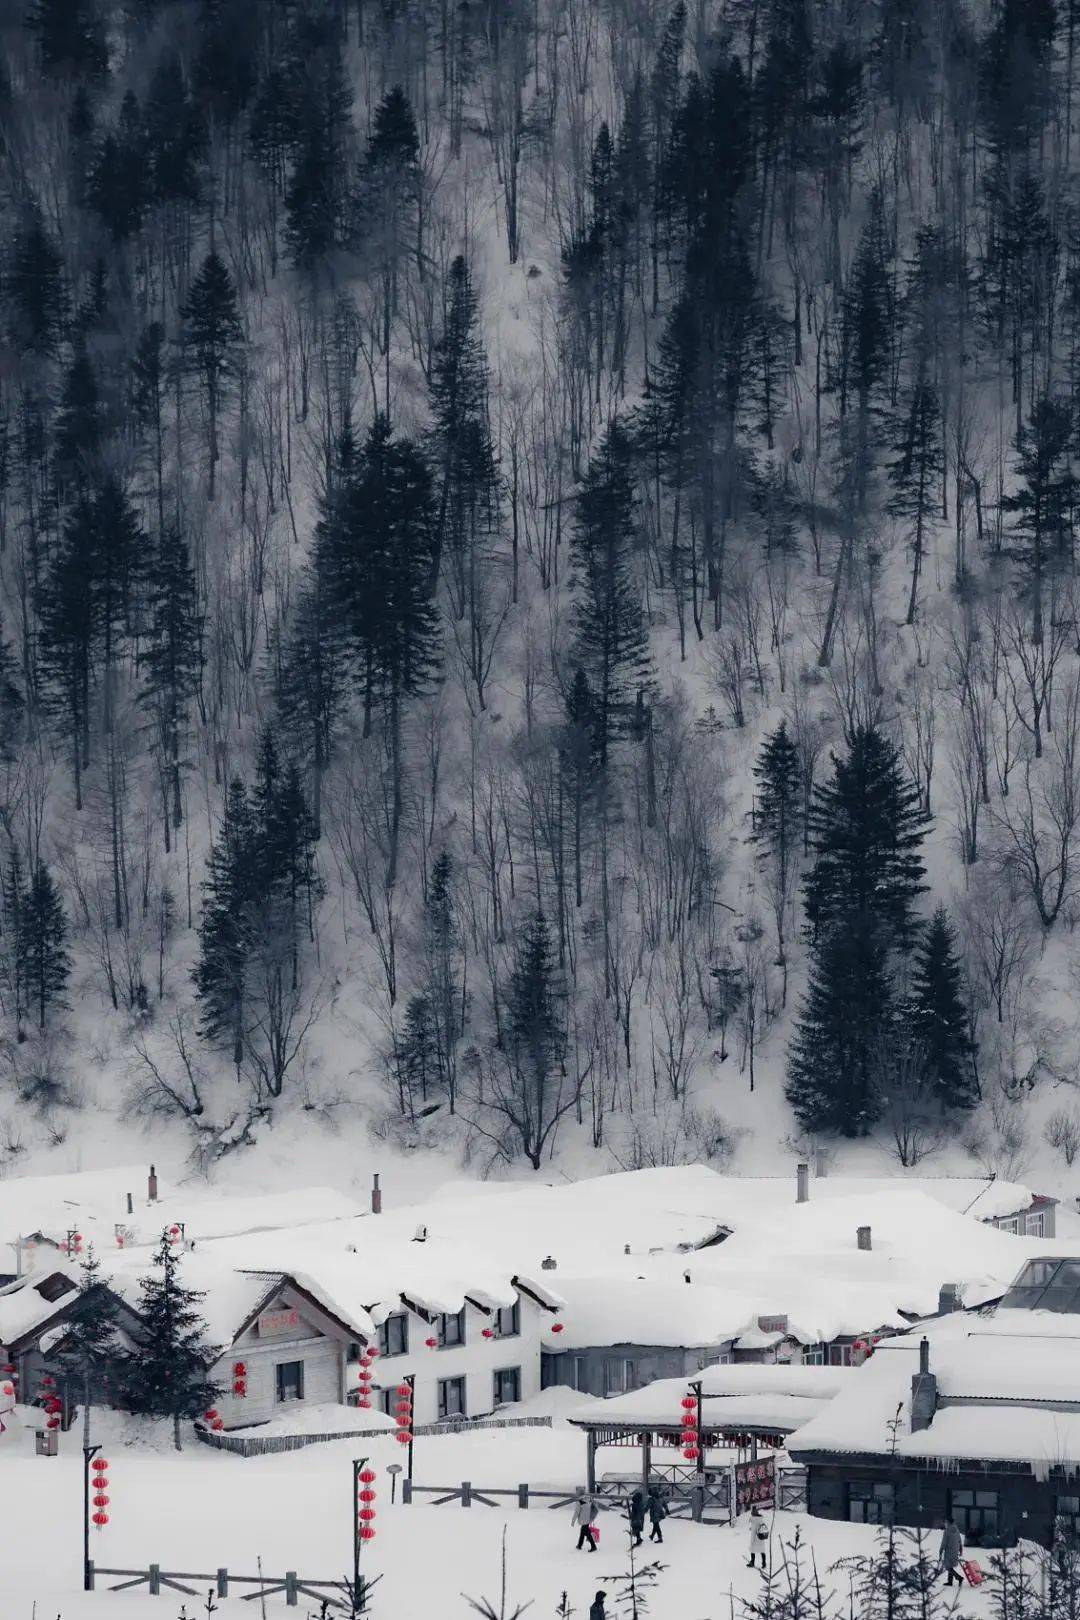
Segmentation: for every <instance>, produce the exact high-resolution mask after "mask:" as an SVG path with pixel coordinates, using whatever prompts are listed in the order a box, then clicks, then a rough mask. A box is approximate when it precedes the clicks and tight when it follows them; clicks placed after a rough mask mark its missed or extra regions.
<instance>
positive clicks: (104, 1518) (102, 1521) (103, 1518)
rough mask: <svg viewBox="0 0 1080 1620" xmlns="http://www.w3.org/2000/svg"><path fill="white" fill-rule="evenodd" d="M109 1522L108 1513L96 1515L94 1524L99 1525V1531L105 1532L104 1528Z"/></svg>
mask: <svg viewBox="0 0 1080 1620" xmlns="http://www.w3.org/2000/svg"><path fill="white" fill-rule="evenodd" d="M108 1522H109V1515H108V1514H107V1513H95V1514H94V1523H95V1524H96V1525H97V1527H98V1529H99V1530H104V1528H105V1526H106V1525H107V1524H108Z"/></svg>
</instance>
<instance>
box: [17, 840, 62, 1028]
mask: <svg viewBox="0 0 1080 1620" xmlns="http://www.w3.org/2000/svg"><path fill="white" fill-rule="evenodd" d="M18 926H19V935H18V951H19V957H20V963H21V966H20V977H21V980H22V985H23V988H24V990H25V994H26V1002H27V1009H28V1011H30V1012H32V1013H33V1014H34V1015H35V1016H36V1018H37V1025H38V1029H40V1030H44V1029H45V1027H46V1025H47V1024H48V1021H49V1017H50V1015H51V1014H52V1013H54V1012H56V1011H58V1010H59V1009H60V1008H63V1007H66V1006H67V1002H66V1001H65V1000H64V991H65V990H66V988H67V982H68V979H69V977H70V976H71V956H70V953H69V952H68V949H67V934H68V925H67V917H66V916H65V914H64V903H63V901H62V900H61V898H60V894H59V891H58V890H57V887H56V884H55V883H54V882H53V878H52V873H51V872H50V871H49V868H48V867H47V866H46V865H45V862H44V861H41V860H39V861H38V863H37V865H36V866H35V867H34V871H33V875H32V877H31V879H30V882H29V884H28V886H27V888H26V892H25V894H24V895H23V898H22V901H21V904H20V908H19V924H18Z"/></svg>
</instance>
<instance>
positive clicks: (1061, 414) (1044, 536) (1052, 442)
mask: <svg viewBox="0 0 1080 1620" xmlns="http://www.w3.org/2000/svg"><path fill="white" fill-rule="evenodd" d="M1073 431H1074V429H1073V423H1072V417H1071V415H1070V412H1069V407H1068V405H1067V404H1066V403H1064V402H1062V401H1059V400H1056V399H1052V398H1050V397H1048V396H1047V397H1044V398H1042V399H1040V400H1039V401H1038V403H1037V404H1036V406H1035V410H1034V412H1033V413H1032V417H1031V421H1030V422H1029V424H1028V425H1027V427H1026V428H1024V430H1023V432H1022V434H1021V438H1020V454H1019V457H1018V468H1017V470H1018V472H1019V474H1020V477H1021V478H1022V480H1023V484H1022V486H1021V487H1020V488H1018V489H1017V490H1016V491H1015V493H1014V494H1012V495H1006V496H1005V497H1004V498H1003V499H1002V502H1001V508H1002V511H1004V512H1008V513H1011V514H1014V520H1013V528H1012V535H1011V548H1010V549H1011V554H1012V557H1013V559H1014V560H1015V561H1016V562H1017V563H1018V564H1019V567H1020V571H1021V579H1022V582H1023V588H1024V594H1025V595H1026V597H1027V598H1028V600H1029V602H1030V604H1031V639H1032V641H1033V642H1034V643H1035V645H1036V646H1041V645H1042V640H1043V618H1044V612H1043V600H1044V594H1045V588H1046V584H1047V580H1048V578H1049V576H1050V575H1051V574H1052V573H1054V572H1055V571H1059V570H1061V569H1062V568H1064V567H1067V566H1068V567H1071V566H1072V559H1073V511H1074V508H1075V506H1076V502H1077V497H1078V491H1080V480H1078V479H1077V478H1076V476H1075V475H1074V474H1073V472H1072V470H1071V466H1070V461H1069V453H1070V446H1071V442H1072V434H1073Z"/></svg>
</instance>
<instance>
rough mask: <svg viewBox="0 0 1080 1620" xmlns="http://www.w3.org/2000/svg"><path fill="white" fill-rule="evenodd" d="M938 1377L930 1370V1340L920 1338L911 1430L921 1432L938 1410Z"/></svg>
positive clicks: (912, 1401)
mask: <svg viewBox="0 0 1080 1620" xmlns="http://www.w3.org/2000/svg"><path fill="white" fill-rule="evenodd" d="M937 1398H938V1390H937V1379H936V1378H935V1377H934V1374H933V1373H932V1372H931V1371H930V1340H929V1339H920V1340H919V1370H918V1372H917V1373H915V1375H914V1376H913V1378H912V1380H911V1432H912V1434H921V1433H922V1431H923V1430H924V1429H928V1428H929V1427H930V1425H931V1423H933V1421H934V1413H935V1412H936V1411H937Z"/></svg>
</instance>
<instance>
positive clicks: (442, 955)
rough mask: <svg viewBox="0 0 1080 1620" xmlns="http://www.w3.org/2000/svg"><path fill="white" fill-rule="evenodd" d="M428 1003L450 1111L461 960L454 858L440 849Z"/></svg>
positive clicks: (430, 921) (430, 907)
mask: <svg viewBox="0 0 1080 1620" xmlns="http://www.w3.org/2000/svg"><path fill="white" fill-rule="evenodd" d="M425 921H426V924H427V927H426V934H427V956H428V964H427V965H428V978H429V984H430V992H429V997H428V999H429V1002H430V1006H431V1013H432V1027H433V1032H434V1036H435V1048H436V1050H435V1056H436V1062H437V1065H438V1075H439V1078H440V1080H441V1081H442V1084H443V1085H444V1087H445V1089H446V1094H447V1099H448V1101H449V1104H450V1112H451V1113H453V1112H454V1111H455V1108H456V1105H457V1043H458V1040H459V1038H460V1035H461V1019H462V1001H463V997H464V963H463V961H462V954H461V933H460V929H459V925H458V919H457V910H456V906H455V903H454V859H453V856H452V855H451V854H450V851H449V850H446V849H444V850H442V851H441V852H440V853H439V855H438V856H437V857H436V859H435V865H434V866H433V867H432V869H431V883H430V886H429V888H428V897H427V905H426V907H425Z"/></svg>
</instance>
